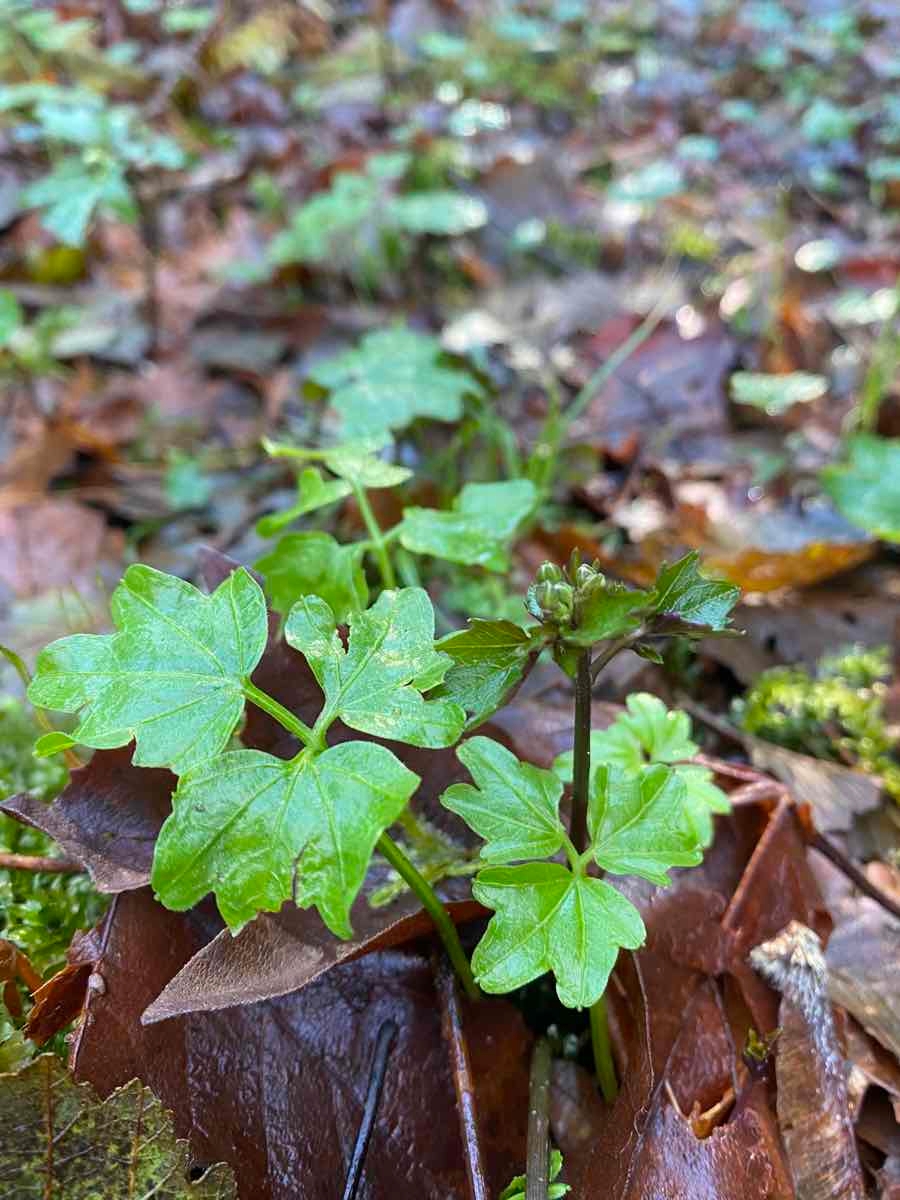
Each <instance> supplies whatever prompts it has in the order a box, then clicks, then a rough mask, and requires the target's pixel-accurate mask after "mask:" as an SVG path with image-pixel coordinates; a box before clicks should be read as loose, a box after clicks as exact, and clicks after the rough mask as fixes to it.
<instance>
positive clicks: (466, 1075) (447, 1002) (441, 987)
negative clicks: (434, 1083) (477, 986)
mask: <svg viewBox="0 0 900 1200" xmlns="http://www.w3.org/2000/svg"><path fill="white" fill-rule="evenodd" d="M435 982H436V984H437V989H438V996H439V998H440V1001H441V1026H442V1028H443V1031H444V1038H445V1039H446V1041H447V1044H448V1045H449V1047H450V1054H451V1059H452V1069H453V1086H454V1088H455V1090H456V1105H457V1110H458V1112H459V1126H460V1134H461V1135H462V1143H463V1150H464V1151H465V1158H466V1174H467V1175H468V1177H469V1192H470V1194H471V1197H472V1200H489V1198H490V1191H489V1189H488V1184H487V1176H486V1175H485V1171H484V1161H483V1159H482V1155H481V1143H480V1141H479V1139H478V1112H477V1108H476V1103H475V1084H474V1080H473V1078H472V1065H471V1063H470V1061H469V1045H468V1042H467V1041H466V1036H465V1031H464V1029H463V1023H462V1012H461V1009H460V1003H459V987H458V984H457V979H456V974H455V973H454V971H453V968H452V966H451V965H450V962H449V960H448V958H447V957H446V955H441V957H440V959H439V961H438V965H437V969H436V970H435Z"/></svg>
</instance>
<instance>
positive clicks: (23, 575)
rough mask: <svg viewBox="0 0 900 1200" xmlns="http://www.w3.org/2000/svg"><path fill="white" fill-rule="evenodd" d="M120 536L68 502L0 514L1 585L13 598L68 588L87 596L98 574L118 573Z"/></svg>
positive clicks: (43, 503) (34, 505) (99, 518)
mask: <svg viewBox="0 0 900 1200" xmlns="http://www.w3.org/2000/svg"><path fill="white" fill-rule="evenodd" d="M124 546H125V542H124V537H123V535H122V533H121V532H120V531H116V530H111V529H109V528H108V527H107V524H106V521H105V520H104V518H103V516H102V514H101V513H98V512H96V511H95V510H94V509H91V508H86V507H85V506H84V505H82V504H77V503H75V502H74V501H72V500H55V499H46V500H36V501H34V502H33V503H30V504H21V505H17V506H16V507H13V508H7V509H0V584H2V585H5V586H6V587H7V588H8V589H9V591H10V592H11V593H12V594H13V595H14V596H17V597H31V596H38V595H40V594H41V593H42V592H47V591H50V590H51V589H58V588H65V587H70V588H74V589H76V590H79V589H81V590H84V591H87V592H91V591H93V590H94V589H95V586H96V578H97V575H98V573H101V572H103V571H105V572H106V573H107V574H109V573H110V572H111V571H113V570H116V571H118V569H119V565H120V563H121V561H122V554H123V551H124Z"/></svg>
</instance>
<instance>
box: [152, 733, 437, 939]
mask: <svg viewBox="0 0 900 1200" xmlns="http://www.w3.org/2000/svg"><path fill="white" fill-rule="evenodd" d="M418 783H419V777H418V776H417V775H415V774H414V773H413V772H412V771H410V770H408V769H407V768H406V767H405V766H404V765H403V764H402V763H401V762H400V761H399V759H397V758H395V756H394V755H393V754H392V753H391V752H390V750H388V749H387V748H386V747H384V746H379V745H377V744H376V743H373V742H343V743H341V744H340V745H337V746H332V747H330V748H328V749H326V750H324V751H323V752H322V753H320V754H310V753H308V752H304V753H301V754H300V755H298V757H297V758H295V759H292V760H290V761H284V760H282V759H279V758H274V757H273V756H272V755H270V754H264V753H262V752H261V751H258V750H236V751H230V752H228V753H226V754H223V755H221V756H220V757H219V758H217V759H215V760H214V761H213V762H208V763H203V764H201V765H200V766H198V767H196V768H194V769H193V770H191V771H188V772H187V773H186V774H185V775H183V776H182V777H181V779H180V780H179V784H178V789H177V791H176V792H175V795H174V796H173V798H172V813H171V815H170V816H169V817H168V818H167V820H166V822H165V824H164V825H163V827H162V830H161V832H160V835H159V838H158V840H157V843H156V851H155V854H154V859H153V874H152V879H151V882H152V885H153V888H154V891H155V892H156V895H157V896H158V898H159V899H160V900H161V901H162V903H163V904H165V905H166V907H167V908H172V909H175V910H177V911H182V910H184V909H188V908H191V907H193V905H195V904H196V903H197V902H198V901H199V900H201V899H202V898H203V897H204V896H205V895H207V893H209V892H213V893H214V894H215V897H216V902H217V904H218V906H219V911H220V912H221V914H222V916H223V918H224V919H225V921H226V922H227V924H228V925H229V927H230V928H231V930H232V932H234V933H237V932H238V931H239V930H240V929H241V928H242V927H243V926H244V925H245V924H246V923H247V922H248V921H251V920H252V919H253V918H254V917H255V916H256V914H257V913H258V912H259V911H261V910H262V911H267V912H277V911H278V909H280V908H281V905H282V904H283V903H284V901H285V900H288V899H291V898H292V896H294V897H295V898H296V902H297V903H298V904H299V905H300V906H301V907H309V906H310V905H315V907H316V908H317V909H318V910H319V913H320V915H321V917H322V920H323V921H324V922H325V924H326V925H327V926H328V928H329V929H330V930H331V931H332V933H334V934H336V935H337V936H338V937H343V938H348V937H351V936H352V932H353V931H352V929H351V926H350V909H351V907H352V905H353V902H354V900H355V899H356V896H357V894H358V893H359V890H360V888H361V887H362V884H363V880H364V879H365V875H366V871H367V869H368V866H369V861H370V859H371V857H372V851H373V849H374V847H375V843H376V842H377V841H378V838H379V837H380V836H381V834H382V833H383V832H384V830H385V829H386V828H387V827H388V826H389V825H391V824H392V823H393V822H394V821H395V820H396V819H397V817H398V816H399V815H400V813H401V812H402V811H403V808H404V807H405V805H406V803H407V801H408V800H409V798H410V796H411V795H412V794H413V792H414V791H415V789H416V787H417V786H418ZM295 871H296V889H295V885H294V878H295Z"/></svg>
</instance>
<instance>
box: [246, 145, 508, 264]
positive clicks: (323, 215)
mask: <svg viewBox="0 0 900 1200" xmlns="http://www.w3.org/2000/svg"><path fill="white" fill-rule="evenodd" d="M411 161H412V160H411V156H410V155H409V154H407V153H405V152H404V151H396V152H393V153H390V154H375V155H372V157H371V158H369V160H368V161H367V163H366V166H365V169H364V170H363V171H361V172H347V171H341V172H339V173H338V174H337V175H335V177H334V180H333V182H332V184H331V187H330V188H329V189H328V190H327V191H324V192H319V193H318V194H317V195H315V196H313V197H312V198H311V199H310V200H307V202H306V203H305V204H303V205H302V206H301V207H300V208H299V209H297V210H296V211H295V212H294V214H293V216H292V217H291V221H290V224H289V225H288V227H287V229H285V230H282V232H281V233H278V234H276V236H275V237H274V238H273V239H272V241H271V242H270V244H269V248H268V251H267V258H268V261H269V263H270V265H271V266H272V267H281V266H285V265H288V264H291V263H312V264H315V265H317V266H328V267H330V268H331V269H337V270H338V271H339V272H340V273H343V274H347V275H350V276H351V278H353V279H354V280H355V281H356V282H357V283H359V284H361V285H363V286H372V287H377V285H378V283H379V281H380V280H381V279H382V278H383V277H384V276H385V275H386V274H388V272H389V271H390V270H391V269H392V268H394V269H397V268H401V267H402V266H403V265H404V264H405V263H406V262H408V261H409V259H410V257H411V255H412V251H413V248H414V246H415V240H416V238H418V237H421V236H422V235H425V234H430V235H432V236H435V237H454V236H458V235H460V234H464V233H470V232H472V231H473V230H475V229H479V228H480V227H481V226H482V225H484V224H485V223H486V221H487V218H488V213H487V208H486V206H485V204H484V202H483V201H482V200H479V199H477V198H475V197H472V196H466V195H463V194H461V193H458V192H454V191H449V190H443V189H441V190H433V191H420V192H407V193H405V194H399V193H398V190H397V188H398V185H399V183H400V181H401V180H402V179H403V177H404V175H406V173H407V172H408V170H409V168H410V165H411Z"/></svg>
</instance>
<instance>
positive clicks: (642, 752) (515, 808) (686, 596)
mask: <svg viewBox="0 0 900 1200" xmlns="http://www.w3.org/2000/svg"><path fill="white" fill-rule="evenodd" d="M697 561H698V557H697V555H696V554H689V555H687V556H686V557H685V558H683V559H681V560H679V561H678V562H676V563H674V564H672V565H671V566H663V567H662V568H661V570H660V571H659V574H658V576H657V579H656V582H655V586H654V587H653V588H651V589H648V590H643V591H640V590H630V589H628V588H625V587H624V586H622V585H620V584H614V583H611V582H610V581H609V580H607V579H606V578H605V577H604V576H603V575H602V574H601V572H600V571H599V570H598V569H597V567H596V566H590V565H588V564H578V562H577V558H574V557H573V561H572V563H571V564H570V566H569V568H568V570H567V571H563V570H562V569H561V568H560V567H558V566H556V565H555V564H552V563H546V564H544V566H543V567H541V568H540V570H539V571H538V573H537V576H536V577H535V581H534V583H533V584H532V586H531V587H530V589H529V593H528V600H527V607H528V610H529V612H530V613H531V615H532V616H533V617H535V618H536V620H538V622H539V623H540V624H539V628H538V630H532V631H530V632H528V631H525V630H521V631H520V635H518V636H517V635H516V634H515V633H514V632H513V630H514V628H515V627H513V629H510V628H508V626H509V624H510V623H507V622H494V623H490V622H479V623H478V625H476V626H474V631H475V636H474V637H473V636H472V632H473V631H472V630H470V631H467V634H468V636H467V635H466V634H461V635H455V637H452V638H447V639H445V640H444V641H443V642H442V643H441V645H442V648H443V649H444V650H445V651H446V652H447V653H449V654H451V655H452V656H454V657H455V658H456V660H457V667H456V668H455V671H456V675H455V677H454V671H451V672H449V673H448V675H447V677H446V681H445V684H444V690H445V691H448V692H450V693H451V694H453V695H454V696H455V697H456V699H457V700H458V701H459V702H460V703H461V704H462V705H463V707H465V708H467V710H469V711H470V712H471V711H474V712H476V713H478V714H483V713H485V712H486V711H489V710H490V709H491V708H492V707H496V705H497V697H498V695H499V694H500V693H501V692H504V691H506V690H507V689H509V688H510V687H512V686H515V683H516V681H517V679H518V678H521V674H522V672H523V671H524V667H525V663H526V662H527V660H528V656H529V655H530V654H531V653H532V652H533V648H534V647H535V646H541V647H543V646H547V647H550V648H552V651H553V654H554V657H555V658H556V661H557V662H558V663H559V665H560V666H561V667H562V668H563V670H565V671H566V672H567V673H568V674H571V675H574V677H575V737H574V747H573V751H572V754H571V756H570V757H567V759H566V760H565V761H564V762H563V763H562V767H563V769H564V770H565V771H566V773H568V771H571V775H572V778H573V788H572V815H571V820H570V822H569V825H568V828H566V826H565V825H564V823H563V821H562V818H561V817H560V812H559V807H560V800H561V797H562V791H563V783H562V779H561V778H560V777H559V775H554V773H553V772H551V771H544V770H540V769H539V768H537V767H534V766H532V765H530V764H528V763H522V762H519V761H518V760H517V759H516V757H515V756H514V755H513V754H512V753H511V752H510V751H509V750H507V749H506V748H505V747H503V746H501V745H500V744H499V743H497V742H494V741H491V740H490V739H488V738H484V737H474V738H471V739H469V740H468V741H466V742H464V743H463V745H462V746H461V747H460V749H459V750H458V751H457V754H458V757H459V759H460V761H461V762H462V763H463V765H464V766H465V767H466V768H467V769H468V771H469V774H470V775H471V776H472V779H473V781H474V782H473V784H456V785H454V786H453V787H451V788H449V789H448V790H447V791H446V792H445V793H444V796H443V797H442V802H443V803H444V805H445V806H446V807H447V808H449V809H450V810H451V811H452V812H454V813H456V814H457V815H458V816H460V817H462V819H463V820H464V821H465V822H466V823H467V824H468V825H469V826H470V828H472V829H473V830H474V831H475V833H477V834H478V836H479V837H480V838H481V839H482V841H483V843H484V844H483V846H482V850H481V858H482V861H483V862H484V864H485V865H484V867H483V869H482V870H481V871H479V873H478V875H477V877H476V879H475V882H474V885H473V889H472V890H473V893H474V895H475V897H476V898H477V899H478V900H480V901H481V903H482V904H484V905H485V906H486V907H487V908H489V909H492V910H493V911H494V916H493V917H492V919H491V921H490V923H489V925H488V927H487V930H486V932H485V934H484V937H483V938H482V939H481V941H480V942H479V944H478V946H477V947H476V949H475V952H474V954H473V957H472V967H473V970H474V973H475V976H476V979H477V980H478V982H479V984H480V985H481V987H482V988H483V989H484V990H485V991H487V992H508V991H511V990H513V989H514V988H517V987H520V986H521V985H523V984H525V983H527V982H528V981H530V980H532V979H535V978H536V977H537V976H539V975H542V974H544V973H545V972H547V971H552V972H553V974H554V976H555V978H556V987H557V994H558V996H559V999H560V1001H561V1003H562V1004H564V1005H566V1006H567V1007H573V1008H582V1007H588V1008H591V1009H592V1020H591V1027H592V1035H593V1041H594V1054H595V1061H596V1065H597V1071H598V1076H599V1078H600V1080H601V1084H602V1086H603V1090H604V1093H605V1094H606V1095H607V1097H608V1098H610V1097H611V1096H612V1095H613V1094H614V1092H615V1087H616V1083H615V1073H614V1070H613V1066H612V1060H611V1057H610V1050H609V1041H608V1036H607V1035H606V1032H605V1029H606V1019H605V1009H604V1008H603V1003H604V1002H603V994H604V991H605V988H606V983H607V980H608V978H609V974H610V971H611V970H612V968H613V966H614V964H615V961H616V958H617V956H618V952H619V949H620V948H621V947H625V948H628V949H636V948H637V947H638V946H640V945H641V944H642V943H643V940H644V936H645V931H644V927H643V923H642V921H641V918H640V915H639V913H638V912H637V909H636V908H634V906H633V905H632V904H631V902H630V901H629V900H627V899H626V897H625V896H623V895H622V893H621V892H619V891H618V890H617V889H616V888H615V887H614V886H613V885H612V884H611V883H608V882H607V881H606V879H605V878H604V877H603V876H605V875H606V874H607V873H608V874H611V875H616V876H627V875H636V876H640V877H641V878H644V879H647V880H649V881H650V882H652V883H655V884H658V885H660V886H663V885H665V884H667V883H668V882H669V876H668V871H669V869H670V868H672V867H689V866H693V865H695V864H696V863H698V862H699V861H700V859H701V857H702V852H703V846H704V845H705V844H707V843H708V841H709V840H710V834H711V829H710V825H711V816H710V814H711V813H712V812H714V811H721V810H722V809H723V807H724V806H725V805H724V803H723V797H721V795H720V794H719V793H718V789H715V788H713V787H712V785H711V781H710V778H709V777H708V775H706V774H705V773H703V774H700V775H697V776H692V775H691V771H692V768H691V767H690V766H681V765H678V766H670V765H669V763H671V762H677V761H678V760H680V759H682V758H685V757H690V756H691V755H692V754H693V753H694V752H695V750H696V746H695V745H694V743H693V742H692V741H691V740H690V737H689V734H690V724H689V722H688V721H687V719H686V718H685V717H683V715H682V714H677V713H669V712H668V710H666V709H665V706H664V705H662V703H661V702H660V701H656V700H655V698H654V697H648V696H638V697H632V698H631V701H630V703H629V708H628V712H627V713H626V714H625V715H624V716H623V717H622V718H620V722H619V723H617V728H616V729H615V732H612V731H609V732H608V733H607V735H606V738H605V741H601V742H600V744H599V748H598V753H599V755H600V756H601V761H600V762H599V763H598V764H597V765H596V766H595V767H594V768H593V769H592V749H593V746H592V739H591V732H592V731H591V717H590V713H591V690H592V685H593V681H594V679H595V678H596V676H597V675H598V673H599V672H600V671H601V670H602V669H603V668H604V667H605V666H606V665H607V664H608V663H609V662H610V661H611V660H612V658H613V657H615V655H616V654H618V653H620V652H621V651H622V650H625V649H633V650H636V651H637V652H638V653H641V654H644V655H645V656H647V657H652V658H657V657H658V649H657V646H658V644H659V642H660V641H661V640H663V639H666V638H669V637H673V636H674V637H688V638H699V637H706V636H709V635H712V634H719V635H721V634H727V633H730V632H732V631H731V630H729V629H728V627H727V626H728V620H729V613H730V611H731V609H732V608H733V606H734V604H735V603H736V601H737V598H738V595H739V591H738V589H737V588H735V587H733V586H732V585H731V584H729V583H725V582H722V581H719V580H711V579H707V578H705V577H704V576H702V575H701V574H700V573H699V571H698V569H697ZM488 627H491V628H490V629H489V628H488ZM479 647H481V648H479ZM599 736H600V737H601V738H602V737H603V735H602V734H601V735H599ZM594 744H596V742H595V743H594ZM653 758H656V759H657V760H662V761H655V762H654V761H650V760H651V759H653ZM700 770H701V771H702V768H701V769H700ZM560 851H562V854H563V856H564V860H565V861H564V862H560V861H558V855H559V853H560ZM597 868H599V871H600V874H599V875H598V874H597ZM598 1006H599V1007H598Z"/></svg>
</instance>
